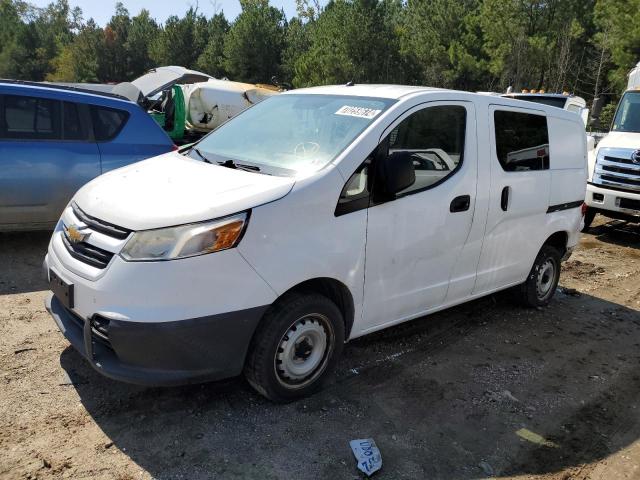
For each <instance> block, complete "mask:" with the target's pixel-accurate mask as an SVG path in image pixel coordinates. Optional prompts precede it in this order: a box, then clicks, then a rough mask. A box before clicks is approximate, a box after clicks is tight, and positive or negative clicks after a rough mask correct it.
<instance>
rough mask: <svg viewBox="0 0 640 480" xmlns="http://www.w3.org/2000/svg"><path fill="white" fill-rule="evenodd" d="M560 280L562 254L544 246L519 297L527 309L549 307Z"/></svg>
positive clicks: (521, 286) (520, 290) (521, 287)
mask: <svg viewBox="0 0 640 480" xmlns="http://www.w3.org/2000/svg"><path fill="white" fill-rule="evenodd" d="M559 280H560V252H558V250H557V249H555V248H553V247H552V246H550V245H543V246H542V248H541V249H540V252H538V256H537V257H536V260H535V262H533V267H531V271H530V272H529V276H528V277H527V279H526V280H525V282H524V283H523V284H522V285H520V289H519V292H518V293H519V297H520V301H521V303H522V304H523V305H524V306H526V307H543V306H545V305H547V304H548V303H549V302H550V301H551V298H552V297H553V294H554V293H555V291H556V288H557V287H558V281H559Z"/></svg>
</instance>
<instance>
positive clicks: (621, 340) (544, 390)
mask: <svg viewBox="0 0 640 480" xmlns="http://www.w3.org/2000/svg"><path fill="white" fill-rule="evenodd" d="M638 347H640V314H639V313H638V312H637V311H634V310H631V309H628V308H625V307H623V306H620V305H617V304H614V303H610V302H606V301H603V300H600V299H597V298H595V297H590V296H586V295H582V296H574V295H566V294H563V293H561V292H558V295H557V296H556V298H555V299H554V301H553V302H552V304H551V305H550V306H549V307H547V308H545V309H543V310H524V309H521V308H519V307H517V306H514V305H513V304H512V303H511V302H510V301H509V299H508V298H507V296H506V295H504V294H503V295H499V296H496V297H489V298H485V299H482V300H479V301H475V302H472V303H470V304H467V305H464V306H460V307H457V308H454V309H450V310H447V311H445V312H441V313H439V314H435V315H432V316H430V317H428V318H424V319H420V320H417V321H414V322H410V323H408V324H405V325H402V326H398V327H394V328H391V329H388V330H386V331H383V332H380V333H377V334H374V335H372V336H369V337H366V338H362V339H358V340H355V341H353V342H351V343H350V344H349V345H347V347H346V349H345V354H344V358H343V360H342V361H341V362H340V364H339V367H338V373H337V375H336V378H335V379H334V380H333V381H332V382H331V383H330V384H329V385H328V386H327V387H326V388H325V390H324V391H322V392H321V393H319V394H317V395H315V396H313V397H312V398H309V399H306V400H301V401H298V402H295V403H292V404H288V405H275V404H272V403H269V402H268V401H266V400H264V399H263V398H262V397H260V396H258V395H257V394H255V393H254V392H253V391H252V390H251V389H250V388H249V387H248V386H247V384H246V383H245V382H244V381H243V380H242V379H232V380H229V381H225V382H218V383H210V384H205V385H199V386H191V387H183V388H173V389H151V388H141V387H135V386H130V385H125V384H121V383H116V382H113V381H110V380H108V379H105V378H103V377H101V376H100V375H99V374H97V373H96V372H94V371H93V370H92V369H91V368H90V367H89V366H88V365H87V364H86V362H84V361H83V360H82V359H81V358H80V357H79V355H78V354H77V353H76V352H75V351H74V350H73V349H72V348H67V349H66V350H65V351H64V352H63V353H62V355H61V358H60V362H61V364H62V367H63V368H64V369H65V370H66V371H67V372H68V373H69V375H70V377H71V378H72V379H73V380H74V381H75V388H76V389H77V392H78V394H79V396H80V399H81V401H82V403H83V404H84V406H85V407H86V409H87V411H88V412H89V413H90V414H91V416H92V417H93V418H94V419H95V421H96V422H97V424H98V425H99V426H100V427H101V428H102V430H103V431H104V432H105V433H106V434H107V435H108V436H109V438H110V439H111V440H112V441H113V442H114V444H115V446H116V447H118V448H120V449H121V450H123V451H125V453H126V454H128V455H129V456H130V457H131V459H132V460H133V461H134V462H136V463H137V464H138V465H139V466H140V467H141V468H143V469H145V470H147V471H148V472H149V473H150V474H151V475H152V476H153V477H154V478H160V479H163V478H177V477H182V476H184V477H186V478H359V474H358V472H357V470H356V468H355V460H354V459H353V457H352V455H351V452H350V450H349V444H348V442H349V440H351V439H355V438H363V437H373V438H374V439H375V440H376V442H377V443H378V445H379V447H380V449H381V451H382V456H383V462H384V466H383V470H382V471H381V472H379V474H376V476H377V477H378V478H380V479H383V478H392V479H398V478H407V479H409V478H441V479H472V478H478V477H485V476H490V475H494V474H495V475H496V476H501V475H519V474H540V473H548V472H557V471H560V470H563V469H565V468H573V469H574V470H580V469H583V468H588V467H584V465H585V464H588V463H590V462H595V461H598V460H601V459H603V458H604V457H606V456H608V455H609V454H611V453H613V452H616V451H618V450H619V449H621V448H622V447H624V446H626V445H628V444H630V443H631V442H633V441H635V440H637V439H638V438H640V422H639V414H638V410H637V405H638V391H640V374H639V372H638V360H639V359H640V349H639V348H638ZM106 448H107V447H106ZM111 448H113V447H111Z"/></svg>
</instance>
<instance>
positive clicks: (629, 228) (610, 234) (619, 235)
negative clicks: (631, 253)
mask: <svg viewBox="0 0 640 480" xmlns="http://www.w3.org/2000/svg"><path fill="white" fill-rule="evenodd" d="M589 233H591V234H593V235H594V236H595V237H596V238H597V239H598V240H600V241H601V242H606V243H612V244H615V245H619V246H622V247H632V248H638V249H640V223H627V222H623V221H622V220H611V221H608V222H606V223H602V224H600V225H597V226H595V227H592V228H591V229H590V230H589Z"/></svg>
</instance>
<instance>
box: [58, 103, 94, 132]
mask: <svg viewBox="0 0 640 480" xmlns="http://www.w3.org/2000/svg"><path fill="white" fill-rule="evenodd" d="M62 108H63V110H62V111H63V113H62V118H63V122H62V123H63V132H64V133H63V134H64V139H65V140H89V129H88V128H87V126H86V125H85V124H84V123H83V122H82V120H81V118H80V112H79V110H78V105H76V104H75V103H71V102H64V104H63V107H62Z"/></svg>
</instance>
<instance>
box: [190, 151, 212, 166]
mask: <svg viewBox="0 0 640 480" xmlns="http://www.w3.org/2000/svg"><path fill="white" fill-rule="evenodd" d="M191 150H193V151H194V152H196V153H197V154H198V156H199V157H200V158H201V159H202V160H204V161H205V162H206V163H213V162H212V161H211V160H209V159H208V158H207V157H205V156H204V155H203V154H202V152H201V151H200V150H198V149H197V148H196V147H191Z"/></svg>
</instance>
